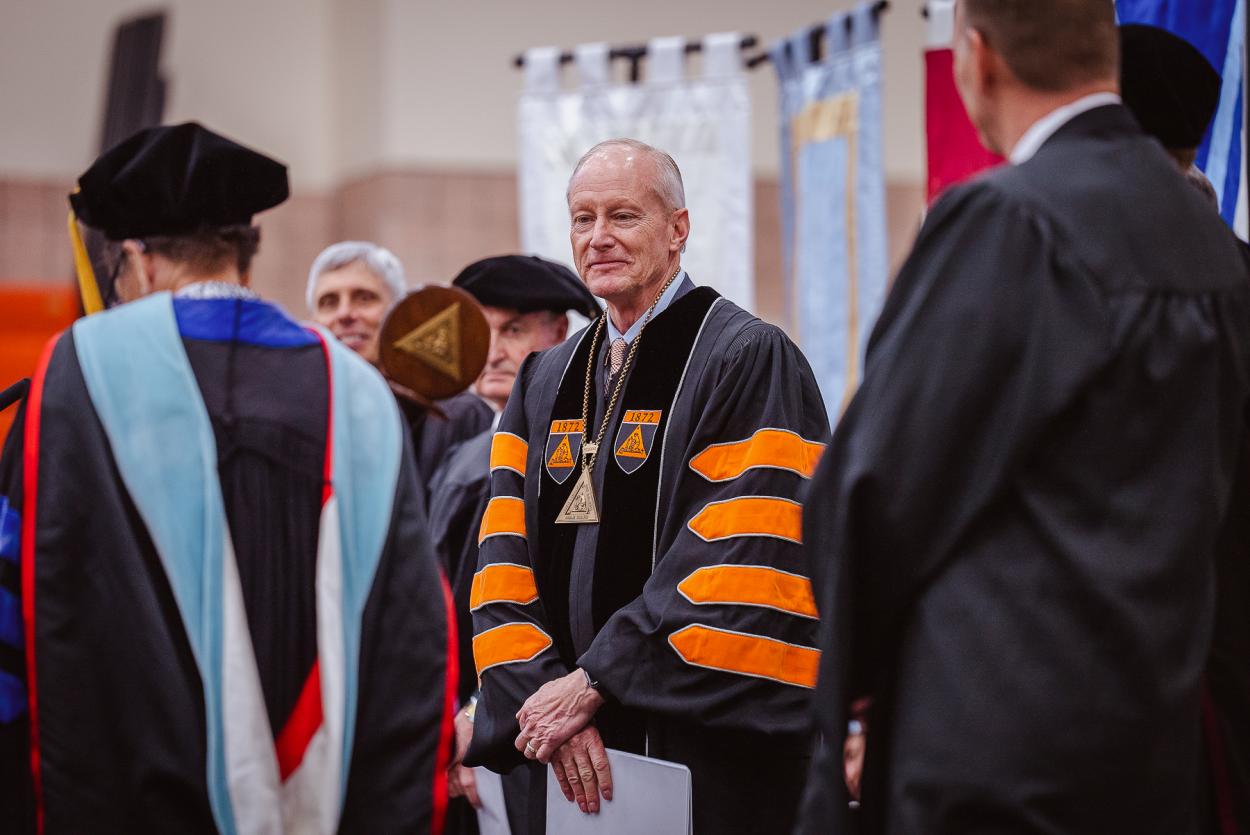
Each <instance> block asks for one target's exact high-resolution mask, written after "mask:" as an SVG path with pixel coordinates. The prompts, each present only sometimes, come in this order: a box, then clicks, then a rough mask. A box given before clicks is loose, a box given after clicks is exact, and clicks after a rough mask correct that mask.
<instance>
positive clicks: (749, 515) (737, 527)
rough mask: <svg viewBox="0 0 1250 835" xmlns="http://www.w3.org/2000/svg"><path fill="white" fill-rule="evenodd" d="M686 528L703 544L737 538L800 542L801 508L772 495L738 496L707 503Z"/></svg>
mask: <svg viewBox="0 0 1250 835" xmlns="http://www.w3.org/2000/svg"><path fill="white" fill-rule="evenodd" d="M688 527H689V528H690V530H692V531H693V532H694V533H695V535H696V536H698V537H699V538H700V539H702V540H704V541H706V542H716V541H717V540H721V539H732V538H733V537H738V536H769V537H773V538H774V539H785V540H789V541H790V542H797V543H799V544H800V545H801V544H802V543H803V505H801V504H799V503H798V502H795V501H791V500H790V499H781V498H777V497H775V496H742V497H739V498H737V499H727V500H725V501H721V502H709V503H708V504H707V505H705V506H704V508H703V509H702V510H700V511H699V512H698V513H696V514H695V516H694V518H693V519H691V520H690V522H689V524H688Z"/></svg>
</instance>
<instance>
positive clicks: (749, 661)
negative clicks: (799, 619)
mask: <svg viewBox="0 0 1250 835" xmlns="http://www.w3.org/2000/svg"><path fill="white" fill-rule="evenodd" d="M668 642H669V644H670V645H672V647H673V649H674V650H676V651H677V654H678V655H680V656H681V659H682V660H683V661H685V662H686V663H687V664H691V665H693V666H695V667H706V668H708V669H710V670H721V671H723V672H727V673H737V674H739V675H744V676H755V677H756V678H766V679H769V680H771V681H778V682H781V683H782V684H793V685H794V686H796V687H815V686H816V670H817V667H818V666H819V665H820V650H818V649H813V648H812V647H804V646H799V645H798V644H787V643H786V642H785V641H778V640H774V639H773V638H764V637H761V636H759V635H747V634H745V633H742V632H729V631H727V630H724V629H713V628H712V627H710V626H704V625H703V624H701V623H696V624H692V625H690V626H687V627H686V628H685V629H681V630H678V631H677V632H674V633H673V634H672V635H671V636H670V637H669V639H668Z"/></svg>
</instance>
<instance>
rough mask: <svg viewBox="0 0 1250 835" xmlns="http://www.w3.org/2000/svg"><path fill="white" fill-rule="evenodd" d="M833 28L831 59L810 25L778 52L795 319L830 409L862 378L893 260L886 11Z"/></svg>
mask: <svg viewBox="0 0 1250 835" xmlns="http://www.w3.org/2000/svg"><path fill="white" fill-rule="evenodd" d="M825 28H826V32H827V34H828V38H829V57H828V58H827V59H826V60H824V61H819V62H813V61H812V60H811V52H810V49H811V47H810V39H809V33H808V30H807V29H804V30H802V31H800V32H799V33H797V34H796V35H794V37H792V38H790V39H789V40H787V41H783V42H782V43H779V44H777V45H776V46H774V48H773V50H772V53H771V57H772V62H773V66H774V67H775V68H776V70H777V75H778V80H779V83H780V98H781V148H782V168H781V192H782V195H781V199H782V233H783V247H784V252H783V254H784V265H785V276H786V280H787V285H788V286H787V289H788V291H789V294H788V300H789V303H790V309H791V317H790V320H791V321H792V322H794V323H795V331H796V335H797V337H798V339H797V341H798V343H799V345H800V347H802V349H803V352H804V353H805V354H806V355H807V358H808V361H809V362H810V363H811V365H812V371H813V372H814V373H815V375H816V381H817V382H818V383H819V384H820V389H821V393H822V394H823V396H824V400H825V405H826V407H827V408H828V410H829V414H830V415H831V416H833V415H840V414H841V413H842V410H843V409H844V408H845V407H846V404H847V403H849V402H850V399H851V396H852V395H853V394H854V393H855V389H856V388H857V387H858V385H859V379H860V371H861V367H862V365H863V356H864V350H865V348H866V347H867V342H868V335H869V333H870V332H871V330H872V326H873V323H874V322H875V321H876V319H877V315H878V314H879V313H880V312H881V305H882V304H883V303H884V301H885V291H886V287H887V281H888V270H889V266H888V253H887V249H886V221H885V173H884V170H883V168H882V158H881V154H882V128H881V42H880V37H879V32H878V28H877V17H876V14H874V13H873V11H872V8H871V5H870V4H867V3H865V4H862V5H861V6H860V7H859V8H857V9H856V10H855V11H854V12H851V13H849V14H846V15H835V16H834V17H833V18H832V19H830V20H829V21H828V23H827V24H826V27H825Z"/></svg>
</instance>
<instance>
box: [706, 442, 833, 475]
mask: <svg viewBox="0 0 1250 835" xmlns="http://www.w3.org/2000/svg"><path fill="white" fill-rule="evenodd" d="M824 450H825V445H824V444H819V443H816V442H814V441H808V440H805V439H804V438H802V437H801V436H799V435H797V434H795V433H794V432H790V431H789V430H786V429H761V430H759V431H758V432H756V433H755V434H754V435H752V436H751V437H749V438H747V439H746V440H745V441H734V442H732V443H725V444H712V445H711V446H709V447H708V448H707V449H705V450H703V451H702V452H700V453H699V454H698V455H696V456H695V457H694V458H691V459H690V469H692V470H694V471H695V472H696V473H698V474H699V475H701V476H703V477H704V478H706V479H707V480H708V481H732V480H733V479H735V478H738V477H739V476H740V475H742V474H743V473H745V472H746V471H747V470H751V469H755V468H756V467H771V468H773V469H777V470H789V471H790V472H792V473H798V474H799V475H801V476H803V477H804V478H811V477H812V473H814V472H815V471H816V464H817V463H818V462H819V461H820V455H821V453H822V452H824Z"/></svg>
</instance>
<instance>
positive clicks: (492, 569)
mask: <svg viewBox="0 0 1250 835" xmlns="http://www.w3.org/2000/svg"><path fill="white" fill-rule="evenodd" d="M537 599H538V586H537V585H536V584H535V583H534V571H533V569H531V568H529V567H528V566H524V565H513V564H512V563H494V564H493V565H488V566H486V567H485V568H483V569H482V570H481V571H479V572H478V573H476V574H474V575H473V589H472V591H471V592H470V594H469V611H471V612H476V611H477V610H478V609H480V608H482V607H483V606H486V605H489V604H491V603H520V604H522V605H524V604H526V603H533V602H534V601H535V600H537Z"/></svg>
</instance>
